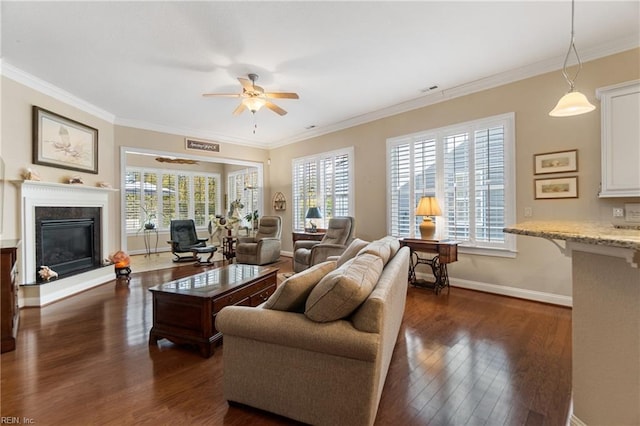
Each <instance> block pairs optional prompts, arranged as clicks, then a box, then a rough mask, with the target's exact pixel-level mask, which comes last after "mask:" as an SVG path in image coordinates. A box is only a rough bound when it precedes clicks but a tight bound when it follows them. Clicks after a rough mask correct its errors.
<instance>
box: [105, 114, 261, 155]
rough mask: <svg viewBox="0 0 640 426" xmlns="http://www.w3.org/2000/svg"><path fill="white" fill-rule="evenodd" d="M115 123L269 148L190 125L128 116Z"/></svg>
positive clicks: (214, 140) (171, 133)
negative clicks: (171, 124) (189, 126)
mask: <svg viewBox="0 0 640 426" xmlns="http://www.w3.org/2000/svg"><path fill="white" fill-rule="evenodd" d="M114 124H115V125H116V126H122V127H133V128H135V129H141V130H150V131H154V132H160V133H167V134H170V135H178V136H183V137H187V136H189V137H193V138H200V139H207V140H210V141H213V142H219V143H230V144H234V145H241V146H247V147H251V148H260V149H267V146H266V145H265V144H264V143H261V142H252V141H248V140H246V139H240V138H233V137H229V136H227V135H222V134H220V133H215V132H206V131H202V130H200V129H191V128H188V127H174V126H165V125H163V124H157V123H148V122H144V121H140V120H133V119H128V118H116V120H115V123H114Z"/></svg>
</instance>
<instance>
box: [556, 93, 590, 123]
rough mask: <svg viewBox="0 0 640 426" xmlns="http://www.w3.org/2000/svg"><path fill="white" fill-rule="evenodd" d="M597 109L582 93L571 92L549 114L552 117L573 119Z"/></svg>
mask: <svg viewBox="0 0 640 426" xmlns="http://www.w3.org/2000/svg"><path fill="white" fill-rule="evenodd" d="M594 109H596V107H595V106H593V105H592V104H591V103H590V102H589V100H588V99H587V97H586V96H585V95H583V94H582V93H580V92H569V93H567V94H566V95H564V96H563V97H561V98H560V100H559V101H558V104H557V105H556V107H555V108H554V109H553V110H551V112H550V113H549V115H550V116H552V117H571V116H572V115H580V114H584V113H587V112H591V111H593V110H594Z"/></svg>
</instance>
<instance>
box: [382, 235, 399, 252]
mask: <svg viewBox="0 0 640 426" xmlns="http://www.w3.org/2000/svg"><path fill="white" fill-rule="evenodd" d="M383 239H384V240H387V241H388V242H389V249H391V257H393V256H395V255H396V253H398V250H400V240H399V239H397V238H396V237H392V236H391V235H388V236H386V237H384V238H383Z"/></svg>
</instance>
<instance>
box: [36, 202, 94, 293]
mask: <svg viewBox="0 0 640 426" xmlns="http://www.w3.org/2000/svg"><path fill="white" fill-rule="evenodd" d="M100 210H101V208H100V207H36V211H35V217H36V265H37V266H36V269H37V271H36V280H37V281H38V282H43V281H44V280H42V278H40V275H39V274H38V273H37V272H38V270H40V266H42V265H46V266H48V267H49V268H51V269H52V270H54V271H55V272H57V273H58V278H64V277H68V276H71V275H75V274H79V273H82V272H86V271H90V270H92V269H96V268H99V267H101V266H102V244H101V238H102V235H101V229H102V226H101V214H100V213H101V211H100Z"/></svg>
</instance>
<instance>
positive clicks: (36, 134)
mask: <svg viewBox="0 0 640 426" xmlns="http://www.w3.org/2000/svg"><path fill="white" fill-rule="evenodd" d="M33 164H40V165H43V166H50V167H57V168H60V169H67V170H76V171H79V172H87V173H93V174H98V129H94V128H93V127H90V126H87V125H86V124H82V123H80V122H78V121H75V120H72V119H70V118H67V117H63V116H61V115H58V114H56V113H54V112H51V111H47V110H46V109H44V108H40V107H37V106H35V105H34V106H33Z"/></svg>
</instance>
